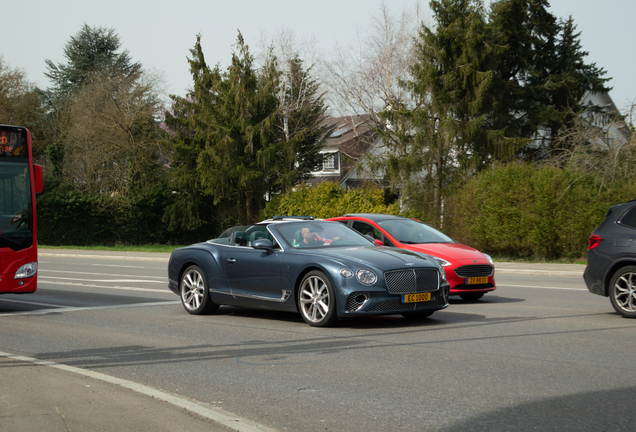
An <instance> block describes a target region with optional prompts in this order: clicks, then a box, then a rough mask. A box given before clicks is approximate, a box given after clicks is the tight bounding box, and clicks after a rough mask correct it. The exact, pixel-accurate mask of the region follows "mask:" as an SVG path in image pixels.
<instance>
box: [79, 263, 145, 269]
mask: <svg viewBox="0 0 636 432" xmlns="http://www.w3.org/2000/svg"><path fill="white" fill-rule="evenodd" d="M91 265H94V266H98V267H125V268H140V269H142V268H146V267H142V266H125V265H115V264H91Z"/></svg>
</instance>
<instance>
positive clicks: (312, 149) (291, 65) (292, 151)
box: [270, 56, 328, 193]
mask: <svg viewBox="0 0 636 432" xmlns="http://www.w3.org/2000/svg"><path fill="white" fill-rule="evenodd" d="M279 83H280V84H279V88H278V98H279V108H280V115H279V129H280V132H281V135H280V138H279V141H280V142H281V143H284V149H285V150H286V152H288V154H287V155H281V156H282V157H283V161H284V163H283V164H282V166H281V168H282V171H281V172H279V173H270V175H271V177H272V185H271V188H272V189H271V191H272V192H275V193H278V192H283V193H284V192H289V191H290V190H291V188H292V187H293V186H296V185H297V184H299V183H301V182H303V181H306V180H308V179H309V178H310V177H311V172H312V171H315V170H316V167H317V166H319V165H320V164H321V163H322V159H323V157H322V155H321V153H320V149H321V148H322V142H323V140H324V137H325V136H326V134H327V132H328V131H327V129H326V128H325V126H324V123H323V122H324V120H325V117H326V110H327V107H326V105H325V102H324V99H323V95H322V94H320V93H319V87H320V86H319V83H318V82H317V81H316V80H315V79H314V78H313V77H312V76H311V68H310V69H305V68H304V66H303V61H302V59H300V58H299V57H298V56H295V57H294V58H292V59H290V60H289V61H288V62H287V65H286V68H285V70H284V72H283V73H282V74H281V78H280V80H279Z"/></svg>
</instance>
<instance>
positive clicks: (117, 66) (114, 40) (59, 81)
mask: <svg viewBox="0 0 636 432" xmlns="http://www.w3.org/2000/svg"><path fill="white" fill-rule="evenodd" d="M120 47H121V42H120V40H119V36H118V35H117V34H116V33H115V30H114V29H112V28H110V29H109V28H105V27H90V26H89V25H88V24H84V25H83V26H82V28H81V29H80V31H79V32H77V34H76V35H75V36H71V40H70V41H69V42H68V43H67V44H66V46H65V47H64V57H66V59H67V63H58V64H57V65H56V64H54V63H53V62H52V61H51V60H46V67H47V69H48V72H45V73H44V75H46V76H47V77H48V78H49V79H50V80H51V81H52V82H53V87H52V89H50V90H51V91H53V92H54V93H55V94H57V95H66V94H69V93H73V92H76V91H78V90H79V89H81V87H82V86H83V85H84V84H86V83H87V82H88V81H90V80H91V79H92V76H93V75H94V74H103V73H107V74H108V73H116V74H122V73H123V74H125V75H128V74H134V73H138V72H140V71H141V64H140V63H132V60H131V58H130V54H129V52H128V50H124V51H122V52H121V53H117V52H116V51H117V50H118V49H119V48H120Z"/></svg>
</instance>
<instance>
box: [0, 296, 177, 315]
mask: <svg viewBox="0 0 636 432" xmlns="http://www.w3.org/2000/svg"><path fill="white" fill-rule="evenodd" d="M0 301H2V299H0ZM177 304H181V301H179V300H174V301H158V302H149V303H132V304H123V305H108V306H77V307H75V306H68V307H67V306H56V307H57V309H47V310H37V311H28V312H15V313H13V312H6V313H1V314H0V317H13V316H18V315H48V314H51V313H56V314H58V313H63V312H81V311H87V310H102V309H127V308H136V307H147V306H170V305H177Z"/></svg>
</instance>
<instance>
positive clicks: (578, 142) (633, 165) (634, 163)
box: [544, 104, 636, 193]
mask: <svg viewBox="0 0 636 432" xmlns="http://www.w3.org/2000/svg"><path fill="white" fill-rule="evenodd" d="M572 115H573V117H574V118H575V121H574V126H572V127H571V128H569V129H565V130H563V131H561V133H560V134H559V136H558V138H557V145H559V146H560V144H561V142H567V143H569V144H570V145H569V146H568V147H566V146H564V145H563V146H560V147H561V148H562V150H561V151H560V152H558V153H555V155H554V156H553V157H552V158H550V159H548V160H546V161H545V162H544V164H546V165H555V166H561V167H568V168H571V169H575V170H576V171H579V172H581V174H582V175H583V174H587V175H592V176H594V178H595V179H596V181H597V183H598V184H599V187H600V189H599V193H600V192H601V191H602V190H603V189H606V188H612V187H613V186H614V185H615V184H616V183H618V182H623V181H631V179H632V178H633V176H634V171H635V170H636V135H635V134H634V133H633V126H632V125H633V123H632V121H633V119H634V117H635V115H636V104H632V105H631V107H629V109H628V114H627V115H625V116H622V115H620V114H619V113H605V112H594V111H584V112H583V113H577V114H574V113H572Z"/></svg>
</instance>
